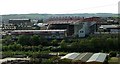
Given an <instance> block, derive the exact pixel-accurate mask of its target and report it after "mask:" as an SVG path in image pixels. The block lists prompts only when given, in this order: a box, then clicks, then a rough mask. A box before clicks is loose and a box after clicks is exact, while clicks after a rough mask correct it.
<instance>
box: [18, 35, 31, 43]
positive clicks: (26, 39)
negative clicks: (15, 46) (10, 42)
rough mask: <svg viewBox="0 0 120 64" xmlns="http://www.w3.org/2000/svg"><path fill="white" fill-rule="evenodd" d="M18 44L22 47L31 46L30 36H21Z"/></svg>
mask: <svg viewBox="0 0 120 64" xmlns="http://www.w3.org/2000/svg"><path fill="white" fill-rule="evenodd" d="M17 43H19V44H21V45H30V36H28V35H20V36H19V37H18V41H17Z"/></svg>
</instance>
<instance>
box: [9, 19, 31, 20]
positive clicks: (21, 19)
mask: <svg viewBox="0 0 120 64" xmlns="http://www.w3.org/2000/svg"><path fill="white" fill-rule="evenodd" d="M9 20H30V19H9Z"/></svg>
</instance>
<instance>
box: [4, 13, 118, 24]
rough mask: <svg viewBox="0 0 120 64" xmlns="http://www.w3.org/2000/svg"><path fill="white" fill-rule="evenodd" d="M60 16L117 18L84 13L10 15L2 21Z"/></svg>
mask: <svg viewBox="0 0 120 64" xmlns="http://www.w3.org/2000/svg"><path fill="white" fill-rule="evenodd" d="M59 16H62V17H63V16H80V17H93V16H97V17H113V16H117V14H112V13H95V14H92V13H91V14H90V13H83V14H81V13H80V14H79V13H78V14H10V15H2V21H5V22H8V20H9V19H18V18H19V19H22V18H29V19H37V20H39V19H47V18H49V17H59Z"/></svg>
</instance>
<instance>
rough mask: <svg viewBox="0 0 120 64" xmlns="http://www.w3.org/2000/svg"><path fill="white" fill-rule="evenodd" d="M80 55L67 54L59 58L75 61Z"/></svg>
mask: <svg viewBox="0 0 120 64" xmlns="http://www.w3.org/2000/svg"><path fill="white" fill-rule="evenodd" d="M79 54H80V53H69V54H67V55H65V56H63V57H61V59H65V58H66V59H75V58H76V57H77V56H78V55H79Z"/></svg>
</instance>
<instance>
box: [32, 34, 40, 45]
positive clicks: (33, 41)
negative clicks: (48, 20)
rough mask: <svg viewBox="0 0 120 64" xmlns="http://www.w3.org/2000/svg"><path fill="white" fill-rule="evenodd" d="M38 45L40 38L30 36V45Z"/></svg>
mask: <svg viewBox="0 0 120 64" xmlns="http://www.w3.org/2000/svg"><path fill="white" fill-rule="evenodd" d="M39 44H40V37H39V36H38V35H33V36H31V45H33V46H35V45H39Z"/></svg>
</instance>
